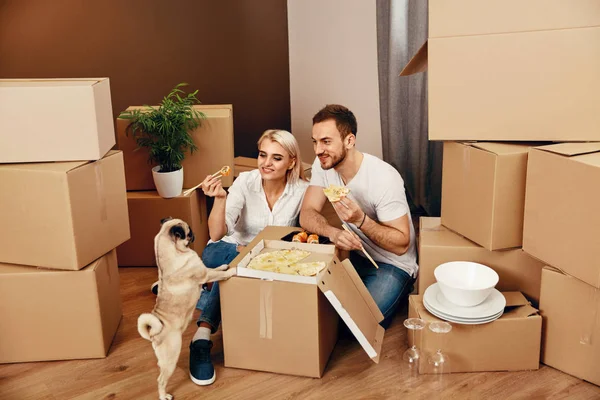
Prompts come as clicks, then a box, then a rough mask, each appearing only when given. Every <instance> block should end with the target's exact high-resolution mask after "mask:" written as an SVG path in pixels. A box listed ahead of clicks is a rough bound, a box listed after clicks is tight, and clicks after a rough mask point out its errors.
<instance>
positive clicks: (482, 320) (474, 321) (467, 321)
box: [423, 302, 504, 325]
mask: <svg viewBox="0 0 600 400" xmlns="http://www.w3.org/2000/svg"><path fill="white" fill-rule="evenodd" d="M423 304H424V305H425V308H426V309H427V311H429V312H430V313H431V315H434V316H436V317H438V318H439V319H442V320H444V321H448V322H453V323H455V324H463V325H479V324H487V323H489V322H492V321H495V320H497V319H498V318H500V317H501V316H502V314H504V312H499V313H498V314H496V315H493V316H491V317H487V318H480V319H472V318H469V319H466V318H457V317H450V316H448V315H445V314H441V313H439V312H437V311H436V310H434V309H432V308H431V307H429V306H428V305H427V304H425V302H423Z"/></svg>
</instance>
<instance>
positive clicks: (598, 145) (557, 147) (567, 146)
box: [536, 142, 600, 157]
mask: <svg viewBox="0 0 600 400" xmlns="http://www.w3.org/2000/svg"><path fill="white" fill-rule="evenodd" d="M536 149H539V150H544V151H549V152H551V153H556V154H560V155H563V156H567V157H573V156H579V155H583V154H589V153H596V152H599V151H600V142H585V143H558V144H551V145H548V146H538V147H536Z"/></svg>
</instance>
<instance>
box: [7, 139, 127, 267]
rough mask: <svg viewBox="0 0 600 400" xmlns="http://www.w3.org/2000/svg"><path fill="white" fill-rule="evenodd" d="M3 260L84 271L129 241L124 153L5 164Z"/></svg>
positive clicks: (115, 152) (113, 152)
mask: <svg viewBox="0 0 600 400" xmlns="http://www.w3.org/2000/svg"><path fill="white" fill-rule="evenodd" d="M0 193H2V195H1V196H0V220H1V221H2V224H0V262H5V263H11V264H23V265H31V266H39V267H44V268H56V269H65V270H78V269H81V268H83V267H84V266H86V265H88V264H89V263H91V262H92V261H94V260H95V259H97V258H98V257H101V256H102V255H103V254H106V253H107V252H109V251H110V250H112V249H114V248H115V247H117V246H118V245H120V244H121V243H123V242H124V241H126V240H127V239H129V222H128V218H127V196H126V192H125V174H124V173H123V153H122V152H120V151H114V150H113V151H110V152H109V153H108V154H107V155H106V156H105V157H104V158H102V159H101V160H98V161H95V162H88V161H84V162H81V161H78V162H60V163H28V164H3V165H0Z"/></svg>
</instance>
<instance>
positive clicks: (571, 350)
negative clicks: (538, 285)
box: [540, 268, 600, 385]
mask: <svg viewBox="0 0 600 400" xmlns="http://www.w3.org/2000/svg"><path fill="white" fill-rule="evenodd" d="M599 310H600V289H598V288H595V287H593V286H591V285H588V284H587V283H585V282H582V281H580V280H578V279H577V278H574V277H572V276H569V275H566V274H563V273H562V272H560V271H558V270H556V269H554V268H544V271H543V272H542V297H541V299H540V312H541V314H542V317H543V318H544V334H543V338H542V362H543V363H544V364H546V365H549V366H551V367H553V368H556V369H558V370H560V371H563V372H566V373H567V374H570V375H574V376H576V377H578V378H580V379H585V380H586V381H588V382H592V383H594V384H596V385H600V344H599V343H598V337H600V323H599V322H600V321H599V320H598V319H599V317H600V313H599V312H598V311H599Z"/></svg>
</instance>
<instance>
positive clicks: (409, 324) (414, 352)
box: [402, 318, 427, 367]
mask: <svg viewBox="0 0 600 400" xmlns="http://www.w3.org/2000/svg"><path fill="white" fill-rule="evenodd" d="M426 325H427V322H425V321H424V320H422V319H420V318H408V319H406V320H404V326H405V327H406V329H408V330H409V332H410V334H411V336H412V346H411V347H409V348H408V349H406V351H405V352H404V354H403V355H402V359H403V360H404V361H406V362H407V363H409V364H410V365H416V366H417V367H418V363H419V360H420V359H421V351H420V349H419V347H420V345H419V346H417V342H416V340H415V331H421V330H423V328H425V326H426Z"/></svg>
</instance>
